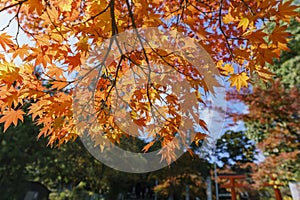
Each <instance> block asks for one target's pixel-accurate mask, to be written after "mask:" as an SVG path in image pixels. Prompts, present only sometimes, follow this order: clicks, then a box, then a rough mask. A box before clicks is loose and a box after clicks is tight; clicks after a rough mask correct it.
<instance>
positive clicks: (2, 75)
mask: <svg viewBox="0 0 300 200" xmlns="http://www.w3.org/2000/svg"><path fill="white" fill-rule="evenodd" d="M296 8H297V6H295V5H293V3H292V1H286V2H283V1H279V0H263V1H249V0H235V1H228V0H220V1H209V0H203V1H193V0H191V1H185V0H178V1H166V0H155V1H143V0H133V1H131V0H124V1H116V0H110V1H105V0H101V1H100V0H97V1H92V0H87V1H70V0H64V1H61V0H48V1H44V0H20V1H5V0H1V1H0V12H1V13H9V14H10V15H9V16H11V19H10V20H8V21H7V25H6V26H5V27H3V28H2V30H1V33H0V46H1V48H2V51H1V53H0V60H1V64H0V83H1V85H0V91H1V94H0V102H1V104H0V105H1V111H0V114H1V118H0V122H1V123H4V129H5V131H6V129H8V127H9V126H10V125H12V124H14V125H16V124H17V123H18V121H19V120H20V121H22V120H23V116H24V115H25V114H26V115H31V117H32V120H34V121H35V122H36V123H37V124H38V125H42V128H41V129H40V133H39V137H40V136H45V137H49V144H50V145H55V144H58V145H61V144H63V143H65V142H67V141H69V140H74V139H75V138H76V137H77V136H78V135H79V133H78V129H77V128H78V127H82V129H87V128H88V129H93V128H95V127H92V128H91V127H89V126H90V124H89V123H86V124H85V123H82V122H81V121H80V119H81V118H80V117H79V118H77V119H76V117H74V115H73V114H74V113H73V111H74V105H75V107H81V108H82V110H83V111H84V105H83V104H85V105H86V104H89V103H88V100H87V99H88V98H87V95H85V94H84V93H83V94H82V99H83V100H84V102H81V101H79V102H74V98H73V97H74V95H73V94H74V91H75V90H74V88H75V87H76V85H77V84H78V83H79V82H80V81H82V80H83V79H82V77H84V76H85V75H86V76H85V78H86V79H85V80H88V81H90V82H92V80H93V79H94V78H95V77H96V78H97V84H95V85H96V86H95V91H93V95H94V98H93V99H92V101H93V105H94V109H95V113H93V115H94V118H95V119H96V120H97V122H98V125H97V127H96V129H97V130H98V132H99V131H100V132H102V133H104V134H105V137H106V138H108V139H109V140H110V141H112V142H118V141H120V138H121V137H122V136H124V135H128V134H127V133H126V131H123V130H122V129H121V128H120V127H118V126H117V125H116V123H115V120H116V119H115V118H114V116H113V115H111V111H112V110H113V109H114V107H113V105H112V104H113V102H112V100H113V98H114V96H113V95H114V94H115V95H116V93H118V89H117V88H118V86H119V87H121V86H122V84H121V85H120V84H119V83H120V81H121V80H122V78H124V77H126V75H127V74H126V73H128V72H130V71H133V73H134V74H143V72H145V73H146V74H147V76H146V77H142V78H144V79H145V81H144V85H142V86H140V87H138V88H136V89H135V92H134V94H133V95H132V96H130V97H126V95H125V96H122V95H121V100H122V98H123V99H125V98H126V99H127V100H128V99H129V100H128V102H130V103H128V104H126V105H128V106H129V107H130V111H129V115H130V120H131V121H132V122H133V124H136V125H137V126H139V128H137V129H142V128H143V127H146V126H149V125H151V118H153V115H154V114H153V113H159V114H160V118H159V119H156V120H158V121H159V122H160V124H162V125H161V126H162V127H161V128H160V129H157V130H156V129H155V128H154V129H155V130H156V133H155V134H152V135H150V136H151V137H154V138H155V139H158V140H159V141H160V142H161V144H162V146H166V144H168V143H169V141H172V139H173V138H174V137H175V134H176V133H179V134H180V135H181V136H182V137H185V136H184V135H185V133H181V132H179V130H178V129H179V128H178V127H179V126H181V125H182V124H183V123H186V124H188V123H190V124H191V123H192V124H193V123H196V124H198V125H199V126H200V127H202V128H203V129H204V130H205V129H206V124H205V123H204V122H203V121H202V120H198V119H197V117H193V118H189V117H187V116H184V114H183V112H180V110H181V108H182V107H183V106H182V105H181V104H180V102H181V100H182V98H183V97H182V96H184V95H186V94H187V93H189V91H188V90H182V91H183V93H182V96H179V95H175V94H173V93H172V92H174V91H171V92H170V89H168V88H167V87H166V85H162V84H160V83H158V81H155V79H153V80H151V78H152V77H151V72H160V73H163V74H164V73H167V72H166V70H162V69H160V68H159V67H157V66H159V65H167V66H168V67H170V69H172V70H173V71H175V72H177V73H178V75H177V77H176V75H174V76H171V77H173V78H176V79H175V80H179V79H178V77H180V78H183V79H185V80H187V82H188V83H189V85H190V87H191V88H192V89H193V92H196V93H197V101H198V102H199V103H203V102H202V101H203V99H202V98H204V97H205V94H206V93H214V87H213V86H217V82H216V81H215V80H214V78H209V75H208V74H209V73H213V74H216V70H217V69H218V70H219V71H220V73H221V74H222V75H223V76H224V77H226V78H228V81H229V82H230V85H231V86H233V87H236V88H237V90H240V89H241V88H242V87H247V86H248V84H249V83H250V82H251V80H254V79H253V77H254V76H253V75H254V74H257V76H258V77H260V78H261V79H263V80H265V81H267V80H270V79H271V78H272V75H273V74H272V73H271V72H270V71H269V70H268V68H267V66H266V64H267V63H273V58H278V57H279V56H280V52H281V51H282V50H288V48H287V45H286V44H287V40H288V37H289V36H290V33H288V32H287V28H288V24H289V23H290V20H291V18H292V17H295V16H297V15H298V13H297V12H296V11H295V9H296ZM13 21H15V22H16V25H17V27H16V32H15V34H14V35H12V34H10V33H7V32H6V30H7V28H8V27H10V26H12V22H13ZM266 23H272V24H273V28H271V29H270V28H269V26H267V25H266ZM145 27H159V30H160V33H157V32H150V33H143V32H139V31H134V32H133V34H134V35H135V39H136V41H135V42H136V43H137V46H138V47H139V48H136V49H133V48H131V46H130V45H132V43H130V42H129V43H127V44H125V45H124V46H122V45H121V44H119V43H118V39H119V38H117V37H113V36H116V35H118V34H119V33H122V32H124V31H128V30H131V29H136V30H137V28H145ZM172 31H173V32H172ZM174 31H176V32H178V35H180V33H181V35H182V36H186V37H189V38H192V39H193V42H185V41H184V40H182V41H180V45H181V46H179V47H180V49H181V50H183V51H184V52H185V55H188V56H189V57H192V59H191V60H199V58H198V57H195V55H196V54H195V51H196V50H197V48H198V47H199V45H200V46H202V47H203V48H204V49H205V50H206V51H207V52H208V53H209V55H210V57H211V59H212V61H213V62H214V64H215V65H216V67H214V66H209V67H210V68H209V70H206V72H203V71H201V70H200V71H199V70H197V68H196V67H195V66H194V63H191V62H188V61H186V59H185V56H184V55H182V54H178V52H177V51H176V50H174V51H173V52H168V51H167V50H165V49H157V47H158V46H157V45H156V44H155V40H154V39H153V38H156V37H160V38H161V39H159V40H158V41H162V43H163V44H164V45H171V44H172V41H173V40H174V38H176V37H177V35H176V34H175V35H174ZM20 34H26V35H27V36H28V38H29V40H30V43H24V42H22V41H21V40H20V39H19V37H20ZM147 34H150V35H151V34H152V35H151V37H152V39H153V40H154V42H153V41H150V40H149V39H147ZM107 41H108V48H107V49H106V50H107V51H106V54H101V55H95V54H93V51H96V50H97V48H99V47H101V44H102V43H105V42H107ZM112 44H114V45H115V49H113V45H112ZM177 47H178V46H177ZM128 49H129V50H128ZM115 52H117V53H115ZM116 55H117V56H116ZM93 56H94V57H93ZM97 56H98V57H97ZM91 57H92V61H91V62H93V59H94V61H95V60H96V59H98V61H99V60H100V61H99V62H100V63H98V64H99V65H100V67H101V69H103V71H105V73H102V74H101V77H100V76H99V72H98V71H97V72H95V71H93V70H91V69H90V68H88V70H86V68H85V67H84V63H86V62H87V61H88V58H91ZM17 60H21V61H22V62H21V63H20V64H17V63H18V62H17ZM205 64H206V63H205ZM202 65H203V64H202ZM145 66H146V67H145ZM205 67H206V65H204V66H202V68H205ZM147 70H148V71H147ZM78 72H79V73H80V76H75V75H74V74H76V73H78ZM148 75H149V76H148ZM70 77H72V78H70ZM134 77H135V78H136V79H138V77H137V76H134ZM255 77H256V76H255ZM142 78H141V79H142ZM160 78H161V79H162V80H163V82H165V83H166V84H169V85H170V84H172V83H171V82H170V79H171V78H170V77H167V76H166V78H164V76H160ZM81 84H82V82H81ZM173 84H174V83H173ZM178 85H179V86H180V84H178ZM123 86H124V87H125V86H126V84H125V83H124V85H123ZM86 87H87V88H88V85H86ZM179 89H182V88H180V87H179ZM202 91H203V92H202ZM184 92H185V93H184ZM88 94H89V93H88ZM157 101H160V102H163V103H160V104H158V105H157V104H155V102H157ZM81 103H82V104H81ZM28 104H29V107H27V105H28ZM185 106H186V105H185ZM189 106H191V105H189ZM188 109H189V110H192V108H191V107H189V108H188ZM127 111H128V110H127ZM191 114H192V113H191ZM156 115H157V114H156ZM81 117H83V118H84V119H86V118H88V117H89V115H88V114H86V113H84V112H83V113H81ZM161 121H162V122H161ZM195 121H196V122H195ZM125 125H128V124H125ZM140 127H142V128H140ZM95 132H97V131H95ZM197 134H198V135H197ZM199 134H200V135H199ZM195 135H196V140H197V138H198V139H199V138H200V139H203V137H202V135H201V133H195ZM96 143H97V144H99V145H100V146H101V145H104V143H103V141H96ZM151 144H152V143H151ZM175 146H176V145H175ZM149 148H150V146H147V147H146V148H145V149H144V150H147V149H149ZM165 158H167V160H172V155H171V154H170V155H168V156H167V155H165Z"/></svg>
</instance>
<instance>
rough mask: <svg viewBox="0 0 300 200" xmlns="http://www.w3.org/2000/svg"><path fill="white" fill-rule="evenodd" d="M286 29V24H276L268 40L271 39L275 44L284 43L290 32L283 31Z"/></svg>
mask: <svg viewBox="0 0 300 200" xmlns="http://www.w3.org/2000/svg"><path fill="white" fill-rule="evenodd" d="M286 29H287V26H276V27H275V28H274V30H273V32H272V33H271V35H270V40H271V41H273V43H274V44H277V43H278V42H280V43H282V44H285V43H286V41H287V37H289V36H290V35H291V34H290V33H288V32H285V30H286Z"/></svg>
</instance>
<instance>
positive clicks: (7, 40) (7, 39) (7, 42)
mask: <svg viewBox="0 0 300 200" xmlns="http://www.w3.org/2000/svg"><path fill="white" fill-rule="evenodd" d="M0 45H1V47H2V48H3V49H4V50H5V51H6V46H8V47H12V46H13V42H12V41H11V36H10V35H7V34H6V33H2V34H0Z"/></svg>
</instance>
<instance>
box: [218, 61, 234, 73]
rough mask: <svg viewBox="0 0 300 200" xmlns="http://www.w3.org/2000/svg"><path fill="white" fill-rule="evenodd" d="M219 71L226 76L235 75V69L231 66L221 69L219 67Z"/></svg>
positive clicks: (227, 65) (226, 65)
mask: <svg viewBox="0 0 300 200" xmlns="http://www.w3.org/2000/svg"><path fill="white" fill-rule="evenodd" d="M218 69H219V70H220V71H221V72H220V73H221V74H222V75H224V76H228V74H233V73H234V68H233V66H232V65H231V64H225V65H224V66H221V67H219V66H218Z"/></svg>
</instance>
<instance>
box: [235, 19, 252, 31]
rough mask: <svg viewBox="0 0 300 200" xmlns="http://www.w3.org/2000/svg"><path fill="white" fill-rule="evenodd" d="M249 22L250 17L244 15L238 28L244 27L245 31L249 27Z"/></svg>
mask: <svg viewBox="0 0 300 200" xmlns="http://www.w3.org/2000/svg"><path fill="white" fill-rule="evenodd" d="M249 23H250V21H249V19H248V18H246V17H243V18H242V19H241V20H240V22H239V24H238V28H240V27H242V29H243V31H245V30H246V29H247V28H248V26H249Z"/></svg>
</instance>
